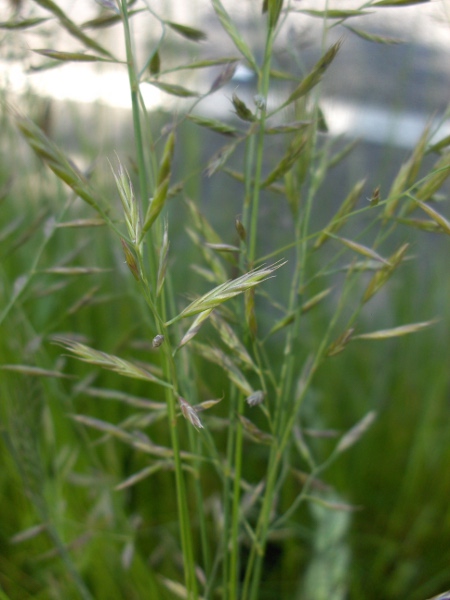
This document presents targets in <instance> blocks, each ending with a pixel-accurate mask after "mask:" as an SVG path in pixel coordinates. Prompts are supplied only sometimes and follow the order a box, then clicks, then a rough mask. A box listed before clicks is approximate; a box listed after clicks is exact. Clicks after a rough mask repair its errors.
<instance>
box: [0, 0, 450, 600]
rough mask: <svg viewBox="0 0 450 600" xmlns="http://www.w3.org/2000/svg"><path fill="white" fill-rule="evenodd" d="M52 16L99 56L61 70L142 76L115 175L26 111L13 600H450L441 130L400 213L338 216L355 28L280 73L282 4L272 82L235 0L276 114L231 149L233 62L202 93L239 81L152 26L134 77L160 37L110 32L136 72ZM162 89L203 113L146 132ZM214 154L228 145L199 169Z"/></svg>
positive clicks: (47, 10)
mask: <svg viewBox="0 0 450 600" xmlns="http://www.w3.org/2000/svg"><path fill="white" fill-rule="evenodd" d="M36 4H37V5H39V7H40V9H42V10H43V11H44V12H43V14H45V15H47V16H50V15H52V16H53V18H54V19H56V21H57V23H55V22H53V23H52V27H53V26H54V27H59V28H61V29H62V30H64V31H65V32H66V33H69V34H70V36H71V37H72V38H73V39H74V40H76V43H77V44H78V47H79V44H82V46H83V47H84V49H85V52H84V53H81V52H80V51H79V50H73V51H72V50H70V51H69V50H68V51H61V50H55V49H53V48H46V49H45V50H42V49H40V51H39V52H40V53H39V56H44V59H45V60H48V59H50V60H53V61H56V62H57V64H59V66H60V67H61V68H63V67H64V63H66V62H73V61H75V62H77V61H78V62H80V61H85V60H87V56H88V57H89V60H90V61H92V62H94V61H97V62H104V61H105V60H106V61H113V62H117V64H118V66H119V67H120V68H122V69H126V68H127V67H128V68H127V72H128V78H129V87H130V94H131V101H132V102H131V103H132V112H131V117H130V128H131V130H132V132H133V143H134V147H133V148H131V149H130V147H129V145H128V144H125V143H124V145H123V147H116V148H114V149H111V150H110V151H109V150H108V151H107V153H106V156H102V157H101V162H102V165H103V166H101V167H100V168H99V167H98V165H95V164H93V163H94V160H95V159H98V157H99V153H100V149H99V148H98V147H96V145H95V141H96V137H95V135H94V134H93V136H92V141H91V144H92V147H91V149H90V152H89V154H90V157H88V158H89V159H90V160H87V161H86V165H89V166H88V167H87V168H86V169H85V171H82V170H80V169H79V168H78V167H77V166H75V164H74V162H73V161H72V160H71V158H70V156H69V154H68V152H67V151H66V150H65V149H64V148H65V147H66V145H68V142H69V140H66V139H64V138H62V139H61V140H58V142H55V141H54V136H53V134H52V132H51V129H50V132H48V131H46V130H47V129H48V127H47V125H48V124H47V123H46V122H44V121H42V120H41V121H39V118H38V117H39V116H38V115H36V114H35V119H34V120H32V119H31V118H29V117H28V116H25V114H26V112H27V111H28V112H29V111H30V110H31V108H30V102H27V98H26V97H25V98H22V99H21V102H20V104H21V106H20V109H19V108H18V107H17V106H16V101H15V100H14V104H13V99H12V98H10V97H8V95H7V94H6V93H5V94H4V100H3V103H2V125H3V130H4V131H5V141H4V142H3V144H2V155H3V156H2V171H1V178H2V184H1V185H2V186H3V187H2V188H1V189H2V190H3V193H2V208H4V210H3V211H2V217H1V230H0V244H1V245H0V251H1V252H2V257H3V258H2V265H1V283H0V286H1V290H2V297H3V298H4V302H3V303H2V306H1V309H0V327H1V336H0V357H1V365H0V367H1V370H2V377H1V380H0V389H1V397H2V399H3V401H2V429H1V432H2V446H1V450H0V451H1V454H2V458H3V462H4V464H5V468H4V469H3V472H2V474H1V476H0V486H1V489H2V496H1V498H2V499H1V508H2V511H1V514H2V515H3V518H2V522H1V532H0V535H1V537H2V547H3V548H5V549H6V550H5V551H3V552H2V555H1V557H0V560H1V563H0V590H1V593H2V594H3V596H4V597H5V598H10V599H13V598H14V599H15V598H31V597H33V598H72V597H74V598H83V599H89V598H95V599H102V598H105V599H106V598H108V599H111V598H116V597H117V598H144V597H150V598H161V599H163V600H164V599H166V598H167V599H170V598H187V599H189V600H191V599H192V600H193V599H196V598H222V599H224V600H225V599H226V600H233V599H234V600H237V598H239V599H240V600H257V599H265V598H274V597H281V598H302V599H305V600H308V599H311V600H321V599H322V598H323V599H325V598H329V597H331V596H332V597H333V598H335V597H336V598H352V599H353V598H354V599H359V598H361V599H362V598H364V599H367V598H374V599H375V598H386V599H388V600H389V599H391V598H392V599H394V598H399V597H408V598H409V597H411V598H413V600H421V599H425V598H427V597H429V596H431V595H432V594H433V593H438V592H439V591H442V590H443V589H445V588H446V587H450V582H449V580H448V573H447V567H446V565H447V564H448V557H449V552H448V549H447V548H446V545H445V540H446V539H447V537H448V535H447V534H448V532H449V528H450V523H449V522H448V518H447V513H448V509H447V498H448V489H447V487H448V485H447V481H446V479H445V477H444V473H445V467H446V464H447V454H448V450H447V446H448V444H447V443H446V428H445V418H446V406H445V398H446V392H447V391H448V390H447V388H448V375H447V369H446V365H445V364H443V362H442V361H441V357H443V356H444V357H445V356H447V353H448V340H447V339H446V336H445V335H444V334H443V332H444V331H445V327H444V324H446V323H448V308H447V306H446V302H445V299H446V298H447V297H448V279H446V271H445V265H446V260H445V252H446V240H445V239H442V238H445V234H448V233H449V231H450V225H449V222H448V220H447V219H446V217H445V216H444V215H445V211H446V206H445V202H444V199H443V196H442V195H440V194H442V191H444V190H445V187H443V186H445V183H446V178H447V177H448V174H449V172H450V171H449V166H450V158H449V154H448V150H447V146H446V145H445V144H442V145H441V146H440V147H432V144H431V141H430V140H431V136H432V132H431V131H430V130H429V129H426V130H425V131H424V133H423V136H422V138H421V139H420V140H419V141H418V143H417V145H416V148H415V149H414V151H413V152H412V154H411V156H410V157H409V158H408V159H407V160H406V161H405V162H404V163H403V164H402V165H401V166H400V168H399V169H398V172H397V174H396V175H394V177H393V178H392V180H391V181H390V182H389V185H388V186H386V188H384V187H383V188H381V190H380V189H379V188H378V187H377V184H376V183H375V185H372V182H370V183H367V179H366V178H367V177H369V176H370V175H371V174H370V173H359V172H358V173H357V177H356V178H355V180H354V181H352V182H351V183H350V185H348V186H347V189H346V190H344V191H342V192H340V194H339V203H338V202H337V200H338V199H337V198H336V202H335V203H334V205H331V206H327V211H326V212H324V209H323V206H324V204H323V196H324V190H325V189H328V186H332V185H333V181H334V179H333V178H334V174H333V173H334V171H333V169H335V168H336V165H338V166H342V164H345V161H351V159H352V151H354V149H355V146H354V144H352V145H351V146H345V144H344V145H343V144H342V141H341V140H336V139H333V138H332V136H329V135H327V131H326V123H325V122H324V116H323V114H322V112H321V109H320V98H321V96H320V89H321V87H320V86H321V84H322V80H323V79H326V76H327V71H329V70H331V69H332V68H333V62H334V61H335V60H338V59H339V53H340V51H341V48H342V47H343V44H345V39H343V38H339V39H335V38H332V39H333V40H334V41H328V40H329V37H330V36H332V34H333V29H334V27H335V26H336V25H339V24H340V25H341V26H342V27H346V25H347V24H348V22H351V19H352V17H354V16H355V15H353V14H350V13H348V12H345V11H344V12H339V14H337V13H336V14H334V13H332V12H329V13H328V15H327V14H319V15H316V16H318V17H320V18H321V20H322V23H323V31H322V39H321V40H320V45H321V48H322V51H321V55H320V56H318V57H317V59H316V61H315V62H313V63H312V64H311V65H309V66H308V67H305V68H304V69H303V70H302V72H301V73H300V74H299V73H294V74H289V73H286V72H284V73H281V74H280V71H279V66H278V65H277V48H278V47H277V36H278V35H279V34H280V31H281V30H282V27H283V26H286V25H287V24H288V23H289V20H290V19H293V18H295V17H296V15H295V12H296V9H295V10H294V6H291V5H290V4H288V3H283V2H281V1H279V0H269V1H268V2H265V3H264V5H263V9H264V10H263V14H262V15H259V16H258V19H259V21H260V26H261V31H263V32H264V39H265V42H264V48H263V52H262V53H261V59H260V60H258V59H256V58H255V55H254V51H253V49H251V47H250V45H249V44H248V43H247V41H246V39H245V35H244V33H243V32H242V31H241V30H240V29H239V27H238V25H237V24H236V22H235V20H234V19H233V14H232V11H231V10H229V11H228V9H227V8H226V7H225V6H224V5H223V4H222V3H221V2H220V1H219V0H212V2H211V9H212V10H213V12H214V14H215V16H216V17H217V19H218V25H220V27H221V28H222V29H223V31H224V32H225V34H226V35H227V36H228V38H229V39H230V40H231V42H232V44H233V46H234V52H235V53H236V54H237V55H238V56H239V57H240V59H241V60H244V61H245V62H246V63H247V64H248V65H249V66H250V67H252V68H253V69H254V71H255V73H256V75H257V79H258V96H257V97H256V99H255V102H254V104H252V105H250V104H248V101H247V100H244V99H243V98H241V97H240V95H239V94H240V90H239V89H238V90H237V91H236V92H235V93H233V94H232V96H231V98H230V104H231V106H232V107H233V110H234V111H235V113H236V115H235V116H236V119H235V122H234V123H233V124H232V125H230V124H229V123H228V122H219V121H217V120H215V119H211V118H206V117H199V116H197V115H196V114H194V113H193V112H192V111H194V108H196V107H197V105H198V106H201V102H202V100H203V99H204V97H206V96H209V95H211V94H213V93H216V94H217V93H220V92H219V91H218V90H220V88H221V87H223V86H224V85H225V84H226V83H227V81H229V79H230V78H231V76H232V74H233V71H234V66H235V63H236V61H235V60H234V59H233V60H231V59H230V58H229V56H228V57H227V58H222V57H221V58H215V59H214V60H213V61H212V62H208V63H207V65H206V66H205V64H202V63H200V64H198V63H199V61H198V60H197V59H195V61H194V66H193V68H192V69H191V70H192V71H195V70H197V69H199V70H200V69H204V68H207V67H211V66H216V67H217V66H219V67H220V75H219V77H218V78H217V79H216V80H215V81H214V83H213V84H212V86H211V87H210V88H209V89H208V90H207V91H206V92H194V90H193V89H191V88H190V87H189V88H187V87H185V85H186V84H185V82H184V80H183V78H182V76H181V75H180V74H181V73H182V71H181V70H180V71H177V68H178V67H177V64H176V63H175V62H173V61H174V57H173V54H172V53H171V45H170V44H171V39H172V36H175V35H181V36H182V38H184V44H185V45H186V47H192V45H195V44H197V43H198V42H199V41H200V40H202V39H203V37H204V32H202V31H200V30H198V29H194V28H192V27H186V26H185V25H183V24H181V23H176V22H174V21H172V20H170V21H169V20H167V19H164V18H163V17H162V16H161V15H157V14H156V13H155V12H154V10H153V7H152V6H151V5H149V6H147V5H143V6H142V7H139V8H143V9H144V10H145V11H146V13H149V14H150V16H151V18H152V19H153V21H152V22H153V23H154V25H155V24H156V25H158V27H159V30H160V31H161V37H160V38H159V41H157V42H155V44H154V45H153V46H152V47H151V49H150V50H149V52H148V55H147V56H146V57H145V59H144V60H143V61H142V59H141V58H139V60H138V59H137V56H136V55H135V49H134V45H135V44H134V42H133V28H132V23H133V19H136V18H139V17H138V16H137V15H141V16H142V15H143V13H135V10H138V9H137V8H135V7H134V6H133V7H130V6H127V4H126V3H125V2H122V3H120V4H117V5H115V4H113V3H108V2H107V3H106V4H105V7H104V9H103V11H102V12H101V17H100V19H101V20H100V21H97V25H98V23H101V24H102V25H105V23H106V24H108V25H114V26H115V27H116V26H117V29H115V31H122V34H123V39H124V55H120V56H117V57H116V56H114V55H113V49H109V48H105V47H104V41H103V40H102V37H101V36H100V35H98V36H95V39H94V37H91V35H90V34H88V33H86V31H87V28H86V27H85V28H83V27H81V25H79V24H76V23H75V22H74V21H73V20H71V19H70V18H69V16H68V15H65V14H64V13H63V12H62V11H61V9H59V8H58V7H57V6H56V5H54V4H52V3H50V2H48V1H47V0H46V1H44V0H40V1H39V2H36ZM372 4H373V3H368V4H367V6H368V7H369V6H371V5H372ZM372 7H373V6H372ZM385 10H389V9H385ZM360 13H361V11H359V14H360ZM34 14H35V13H34V12H33V11H31V12H30V15H29V16H30V18H31V17H32V16H34ZM36 14H38V12H36ZM39 14H40V13H39ZM147 16H148V15H147ZM364 18H365V19H366V17H364ZM367 18H368V19H370V17H367ZM336 20H337V21H336ZM12 25H14V26H17V27H18V28H19V29H20V28H24V29H25V26H26V25H27V26H28V25H32V26H33V27H36V28H37V29H36V30H35V31H39V28H41V27H42V26H43V24H42V23H41V22H31V23H30V22H29V21H27V20H26V19H25V21H24V20H23V19H22V18H21V17H20V16H19V15H18V14H16V15H15V16H14V15H13V16H11V19H10V21H8V23H7V24H6V25H5V24H3V27H5V28H7V29H8V28H9V29H11V27H12ZM156 25H155V26H156ZM91 26H92V25H91ZM350 34H352V35H353V34H355V31H354V30H350V29H347V35H350ZM14 35H18V33H17V32H16V33H15V34H14ZM25 35H27V33H25ZM356 35H361V30H359V29H358V31H357V32H356ZM367 35H369V38H370V37H371V39H370V40H369V42H371V43H373V42H377V43H387V42H389V40H386V39H385V38H382V37H380V36H378V37H377V38H376V39H374V37H373V35H372V34H367ZM367 35H366V37H367ZM14 39H15V38H13V40H14ZM369 42H368V43H369ZM69 47H70V46H69ZM297 59H298V60H299V57H297ZM41 60H42V59H41ZM193 60H194V59H193ZM293 64H296V63H295V62H294V61H293ZM43 65H44V63H43ZM164 65H171V67H170V69H169V68H168V67H165V66H164ZM47 66H49V65H47ZM163 67H164V68H168V70H170V73H171V74H172V75H171V77H173V73H175V74H176V75H177V77H178V76H179V78H177V79H172V78H170V79H169V77H168V76H167V74H166V75H165V74H164V71H163ZM283 79H285V80H288V81H290V82H291V87H290V91H289V92H288V93H287V94H286V95H285V97H284V98H283V99H282V100H280V102H279V103H278V104H276V105H275V106H272V103H271V102H272V101H271V102H270V103H269V99H270V96H269V90H271V89H273V88H274V87H276V86H277V82H278V81H279V80H283ZM149 84H150V85H152V86H154V87H156V88H158V89H160V90H163V91H164V92H165V93H167V94H168V95H169V96H177V97H184V98H187V100H186V102H189V103H190V104H189V107H188V109H187V111H186V113H181V112H180V113H176V114H172V115H170V114H169V115H165V116H164V115H163V116H162V117H161V115H153V114H149V113H147V112H146V111H145V110H144V105H143V104H144V103H143V99H142V97H141V91H142V87H143V86H145V85H149ZM28 100H29V99H28ZM31 100H32V99H31ZM33 108H34V107H33ZM36 112H38V111H36ZM36 117H37V118H36ZM82 126H83V121H82V120H80V129H81V128H82ZM204 130H206V131H207V133H206V134H201V133H200V132H202V131H204ZM205 135H207V136H209V137H212V138H215V139H219V138H220V137H221V136H225V137H224V141H223V143H220V144H218V148H219V149H218V151H217V152H216V153H210V152H208V156H206V157H205V158H204V159H202V157H201V151H202V140H203V139H205V138H204V136H205ZM19 136H21V138H19ZM23 140H25V142H26V145H27V146H28V147H29V148H30V149H31V150H32V151H33V153H34V156H33V154H30V153H29V152H28V151H27V150H24V146H23ZM274 140H275V141H274ZM87 142H88V140H86V139H83V141H82V145H84V146H86V145H87V146H89V143H87ZM130 155H131V156H130ZM35 157H37V160H36V158H35ZM199 163H200V164H199ZM91 167H92V168H91ZM204 172H206V173H207V176H208V178H207V179H205V176H202V173H204ZM23 173H26V176H23ZM224 187H225V189H226V190H227V191H228V190H230V191H231V190H233V194H232V196H233V197H232V198H229V197H227V195H225V196H224V197H223V196H222V192H221V190H223V188H224ZM234 191H235V192H234ZM229 195H230V196H231V194H229ZM365 196H367V198H368V201H365V200H364V198H365ZM210 205H211V206H210ZM25 208H26V210H24V209H25ZM274 223H276V224H277V226H278V231H276V230H274V229H275V228H274ZM421 230H424V231H421ZM427 245H433V247H434V248H435V249H436V251H435V253H434V258H433V261H434V262H433V269H432V271H431V270H430V269H429V268H428V263H429V258H428V254H427V250H426V246H427ZM436 319H438V321H437V322H436ZM430 490H432V493H430ZM443 515H444V516H443Z"/></svg>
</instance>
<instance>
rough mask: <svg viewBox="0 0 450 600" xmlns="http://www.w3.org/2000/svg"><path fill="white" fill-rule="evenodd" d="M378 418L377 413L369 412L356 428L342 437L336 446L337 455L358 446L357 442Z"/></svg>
mask: <svg viewBox="0 0 450 600" xmlns="http://www.w3.org/2000/svg"><path fill="white" fill-rule="evenodd" d="M376 418H377V413H376V412H375V411H373V410H371V411H370V412H368V413H367V415H366V416H365V417H363V418H362V419H361V421H359V422H358V423H356V425H354V427H352V428H351V429H350V430H349V431H347V433H346V434H345V435H343V436H342V438H341V439H340V441H339V443H338V445H337V446H336V449H335V453H336V454H341V453H342V452H345V450H347V449H348V448H350V447H351V446H353V445H354V444H356V442H357V441H358V440H359V439H360V438H361V437H362V436H363V435H364V433H365V432H366V431H367V430H368V429H369V427H370V426H371V425H372V423H373V422H374V421H375V419H376Z"/></svg>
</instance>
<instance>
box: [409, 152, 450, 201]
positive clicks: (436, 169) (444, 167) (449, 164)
mask: <svg viewBox="0 0 450 600" xmlns="http://www.w3.org/2000/svg"><path fill="white" fill-rule="evenodd" d="M449 175H450V152H447V153H446V154H443V155H442V157H441V158H440V160H438V161H437V163H436V164H435V165H434V166H433V170H432V172H431V175H430V176H429V177H427V179H426V181H425V182H424V183H423V184H422V185H421V186H420V187H419V189H418V190H417V192H416V193H415V196H416V198H417V200H421V201H422V202H427V201H428V200H429V199H430V198H431V197H432V196H433V195H434V194H435V193H436V192H437V191H438V190H439V189H440V188H441V186H442V185H443V184H444V182H445V181H446V179H447V178H448V177H449Z"/></svg>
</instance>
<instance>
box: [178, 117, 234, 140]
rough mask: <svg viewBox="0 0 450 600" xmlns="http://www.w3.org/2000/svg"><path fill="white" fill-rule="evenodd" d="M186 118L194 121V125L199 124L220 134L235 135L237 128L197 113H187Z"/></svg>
mask: <svg viewBox="0 0 450 600" xmlns="http://www.w3.org/2000/svg"><path fill="white" fill-rule="evenodd" d="M187 118H188V119H189V120H190V121H192V122H193V123H195V124H196V125H200V127H206V129H209V130H211V131H214V132H216V133H221V134H222V135H229V136H233V137H234V136H236V134H237V133H239V132H238V130H237V129H236V128H235V127H233V126H231V125H227V124H226V123H222V122H221V121H217V120H216V119H208V118H206V117H199V116H198V115H187Z"/></svg>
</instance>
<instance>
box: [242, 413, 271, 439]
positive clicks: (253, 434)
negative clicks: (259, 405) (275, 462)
mask: <svg viewBox="0 0 450 600" xmlns="http://www.w3.org/2000/svg"><path fill="white" fill-rule="evenodd" d="M238 417H239V421H240V422H241V423H242V426H243V428H244V431H245V433H246V434H247V435H248V437H249V438H250V439H252V440H253V441H254V442H258V444H267V445H269V446H270V445H271V444H272V443H273V436H271V435H270V433H266V432H265V431H262V430H261V429H260V428H259V427H257V426H256V425H255V424H254V423H252V422H251V421H250V419H247V418H246V417H244V416H243V415H238Z"/></svg>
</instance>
